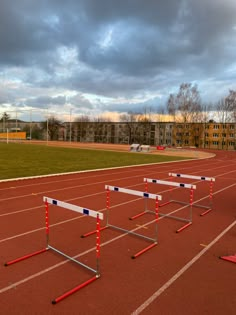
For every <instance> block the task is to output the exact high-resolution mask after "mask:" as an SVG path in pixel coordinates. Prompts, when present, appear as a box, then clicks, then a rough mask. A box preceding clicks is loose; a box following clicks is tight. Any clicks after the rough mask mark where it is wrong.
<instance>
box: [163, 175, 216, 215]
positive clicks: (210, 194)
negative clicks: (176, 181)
mask: <svg viewBox="0 0 236 315" xmlns="http://www.w3.org/2000/svg"><path fill="white" fill-rule="evenodd" d="M169 176H171V177H181V178H189V179H196V180H199V181H205V182H210V185H209V205H208V206H205V205H201V204H197V203H193V207H197V208H203V209H206V210H205V211H204V212H202V213H201V214H200V216H204V215H206V214H207V213H209V212H210V211H212V209H213V182H215V178H214V177H206V176H195V175H188V174H178V173H169Z"/></svg>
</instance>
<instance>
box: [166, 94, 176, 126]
mask: <svg viewBox="0 0 236 315" xmlns="http://www.w3.org/2000/svg"><path fill="white" fill-rule="evenodd" d="M166 107H167V112H168V114H169V115H170V116H171V117H172V119H173V121H175V115H176V104H175V95H174V94H170V96H169V98H168V100H167V105H166Z"/></svg>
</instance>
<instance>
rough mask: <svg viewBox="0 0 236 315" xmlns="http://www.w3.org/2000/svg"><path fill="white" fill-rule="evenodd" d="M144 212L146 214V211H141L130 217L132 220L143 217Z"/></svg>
mask: <svg viewBox="0 0 236 315" xmlns="http://www.w3.org/2000/svg"><path fill="white" fill-rule="evenodd" d="M144 214H146V211H143V212H140V213H138V214H136V215H134V216H133V217H130V218H129V219H130V220H134V219H137V218H139V217H141V216H142V215H144Z"/></svg>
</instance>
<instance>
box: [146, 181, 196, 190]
mask: <svg viewBox="0 0 236 315" xmlns="http://www.w3.org/2000/svg"><path fill="white" fill-rule="evenodd" d="M143 181H144V182H146V183H155V184H161V185H168V186H175V187H182V188H189V189H196V185H192V184H184V183H176V182H170V181H167V180H159V179H151V178H144V180H143Z"/></svg>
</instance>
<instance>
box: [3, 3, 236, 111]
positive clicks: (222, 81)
mask: <svg viewBox="0 0 236 315" xmlns="http://www.w3.org/2000/svg"><path fill="white" fill-rule="evenodd" d="M184 82H188V83H192V84H197V85H198V89H199V91H200V95H201V99H202V100H203V101H204V102H209V101H212V102H215V101H216V100H219V99H220V98H221V97H224V96H226V95H227V94H228V91H229V89H234V90H235V89H236V0H145V1H144V0H119V1H112V0H40V1H38V0H0V114H1V113H2V112H4V111H9V113H10V112H12V116H14V112H16V113H17V115H18V116H21V115H23V113H28V112H30V110H31V113H35V114H33V115H36V112H37V111H42V112H45V111H46V110H48V111H49V112H55V113H67V114H68V113H70V114H73V116H74V115H79V114H83V115H93V116H98V115H101V114H102V113H104V112H110V113H114V115H115V113H117V112H118V113H122V112H127V111H142V110H143V109H144V108H145V107H146V108H150V107H151V108H152V109H153V111H157V109H158V108H159V107H160V106H163V105H165V103H166V100H167V98H168V96H169V94H170V93H177V92H178V89H179V86H180V84H181V83H184ZM21 117H23V116H21ZM114 117H115V116H114Z"/></svg>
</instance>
